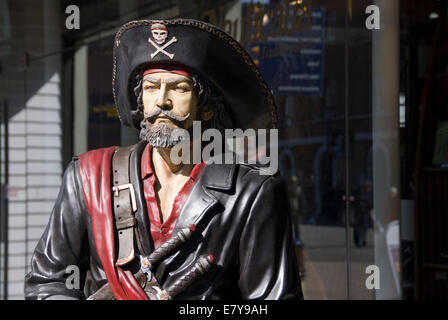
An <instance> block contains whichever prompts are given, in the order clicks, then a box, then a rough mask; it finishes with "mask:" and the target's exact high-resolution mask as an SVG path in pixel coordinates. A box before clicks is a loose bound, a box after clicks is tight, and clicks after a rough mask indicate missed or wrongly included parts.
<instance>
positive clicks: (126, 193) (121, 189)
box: [112, 145, 137, 266]
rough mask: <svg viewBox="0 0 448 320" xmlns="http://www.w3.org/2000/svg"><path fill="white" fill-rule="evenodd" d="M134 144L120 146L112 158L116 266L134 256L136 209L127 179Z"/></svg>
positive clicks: (131, 188)
mask: <svg viewBox="0 0 448 320" xmlns="http://www.w3.org/2000/svg"><path fill="white" fill-rule="evenodd" d="M134 147H135V145H134V146H129V147H120V148H117V149H116V150H115V153H114V156H113V159H112V172H113V174H112V176H113V187H112V191H113V195H114V196H113V211H114V215H115V226H116V228H117V232H118V258H117V261H116V263H115V265H116V266H124V265H126V264H128V263H129V262H130V261H132V260H133V259H134V257H135V249H134V234H135V228H136V226H137V220H136V219H135V218H134V212H135V211H137V202H136V199H135V190H134V186H133V185H132V184H131V183H130V181H129V159H130V155H131V152H132V150H133V149H134Z"/></svg>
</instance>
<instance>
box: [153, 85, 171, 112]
mask: <svg viewBox="0 0 448 320" xmlns="http://www.w3.org/2000/svg"><path fill="white" fill-rule="evenodd" d="M172 104H173V103H172V101H171V99H169V98H168V90H167V88H166V81H164V80H162V81H161V83H160V90H159V95H158V96H157V100H156V106H158V107H159V108H161V109H170V108H172V107H173V105H172Z"/></svg>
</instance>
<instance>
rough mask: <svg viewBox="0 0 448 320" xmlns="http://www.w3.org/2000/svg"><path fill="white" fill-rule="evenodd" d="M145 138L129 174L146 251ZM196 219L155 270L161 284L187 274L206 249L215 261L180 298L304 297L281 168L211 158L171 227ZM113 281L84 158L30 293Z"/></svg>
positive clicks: (48, 233)
mask: <svg viewBox="0 0 448 320" xmlns="http://www.w3.org/2000/svg"><path fill="white" fill-rule="evenodd" d="M144 146H145V144H144V143H140V144H139V145H138V146H137V148H136V149H135V150H134V151H133V153H132V155H131V168H130V169H131V170H130V171H131V177H130V179H131V182H132V183H133V184H134V188H135V189H136V194H137V204H138V211H137V212H136V213H135V217H136V219H137V225H138V237H139V239H140V241H141V243H142V246H143V251H145V252H142V253H141V254H143V255H148V254H149V253H151V252H152V251H153V246H152V243H151V240H150V237H149V235H150V226H149V219H148V215H147V211H146V204H145V200H144V196H143V187H142V180H141V176H140V172H141V171H140V161H141V160H140V159H141V154H142V151H143V149H144ZM193 222H195V223H196V225H197V232H196V233H195V234H194V235H193V237H192V238H191V239H190V241H189V242H187V243H186V244H184V245H183V246H182V247H181V248H180V250H178V251H176V252H174V253H173V254H172V255H171V256H168V258H166V259H165V260H163V261H162V262H161V263H160V265H159V266H158V267H157V269H156V270H155V275H156V278H157V279H158V281H159V283H160V284H161V285H163V286H167V285H170V284H172V283H174V281H176V279H178V278H179V277H181V276H182V275H183V274H184V273H185V272H187V271H188V269H189V268H190V267H191V266H192V265H193V264H194V262H195V261H196V259H197V258H198V257H199V256H201V255H207V254H212V255H214V257H215V259H216V267H215V268H213V269H212V270H211V271H210V272H208V273H207V274H205V275H204V276H202V277H201V278H199V279H198V280H197V281H196V282H195V283H194V284H193V285H191V286H190V287H189V288H188V289H187V290H186V291H184V292H183V293H181V294H180V295H179V296H177V297H176V298H178V299H229V298H231V299H238V298H240V299H301V298H302V291H301V285H300V279H299V272H298V268H297V261H296V256H295V251H294V246H293V240H292V235H291V231H292V229H291V222H290V214H289V208H288V198H287V191H286V188H285V185H284V183H283V181H282V179H281V177H280V175H279V174H276V175H260V169H259V168H257V167H255V166H251V165H245V164H233V165H217V164H210V165H206V166H205V167H204V169H203V171H202V173H201V175H200V177H199V179H198V181H197V182H196V184H195V186H194V188H193V190H192V191H191V193H190V195H189V197H188V199H187V201H186V202H185V204H184V207H183V208H182V211H181V213H180V215H179V218H178V220H177V222H176V226H175V229H174V231H173V235H174V234H176V233H177V231H178V230H180V229H181V228H185V227H188V226H189V225H190V224H191V223H193ZM70 265H76V266H78V267H79V269H80V274H81V288H80V289H79V290H76V289H68V288H67V286H66V284H65V282H66V278H67V276H69V275H70V273H69V272H66V268H67V267H68V266H70ZM106 282H107V280H106V276H105V273H104V271H103V268H102V265H101V262H100V260H99V257H98V255H97V252H96V248H95V242H94V237H93V234H92V225H91V220H90V216H89V213H88V212H87V209H86V204H85V201H84V197H83V191H82V186H81V185H80V177H79V167H78V161H77V160H76V159H74V160H73V161H72V162H71V163H70V165H69V166H68V167H67V169H66V171H65V174H64V178H63V183H62V186H61V190H60V192H59V195H58V198H57V201H56V204H55V207H54V209H53V212H52V214H51V217H50V221H49V223H48V226H47V228H46V230H45V232H44V234H43V236H42V238H41V239H40V241H39V242H38V245H37V247H36V249H35V252H34V255H33V258H32V261H31V272H30V273H29V274H28V275H27V276H26V277H25V298H27V299H47V298H50V297H51V296H53V298H54V297H57V298H64V297H66V298H70V297H72V298H76V299H85V297H86V296H89V295H91V294H92V293H94V292H95V291H96V290H97V289H98V288H99V287H101V286H102V285H103V284H105V283H106Z"/></svg>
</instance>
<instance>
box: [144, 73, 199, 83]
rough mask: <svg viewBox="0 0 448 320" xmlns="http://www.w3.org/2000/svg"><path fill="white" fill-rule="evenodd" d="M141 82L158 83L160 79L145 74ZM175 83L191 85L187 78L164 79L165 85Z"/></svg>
mask: <svg viewBox="0 0 448 320" xmlns="http://www.w3.org/2000/svg"><path fill="white" fill-rule="evenodd" d="M143 81H149V82H152V83H160V78H159V79H158V78H155V77H151V75H149V74H147V75H146V76H145V77H144V78H143ZM176 82H188V83H190V84H191V83H193V81H192V80H191V79H190V78H188V77H184V76H181V75H179V77H176V78H172V79H166V83H167V84H171V83H176Z"/></svg>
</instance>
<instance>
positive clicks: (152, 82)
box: [142, 72, 198, 130]
mask: <svg viewBox="0 0 448 320" xmlns="http://www.w3.org/2000/svg"><path fill="white" fill-rule="evenodd" d="M142 85H143V96H142V99H143V106H144V114H145V117H148V116H149V115H151V114H153V113H154V112H156V111H158V110H159V108H160V109H162V110H163V111H167V114H163V113H160V114H158V115H157V116H155V117H154V118H153V119H152V120H151V122H152V124H153V125H158V124H165V125H166V126H167V127H169V128H172V129H175V128H178V127H181V128H183V129H187V130H188V129H190V128H191V127H192V126H193V121H194V120H196V118H197V112H198V107H197V105H198V98H197V96H196V94H195V92H194V90H193V89H194V88H193V81H192V80H191V79H190V78H189V77H186V76H183V75H179V74H176V73H170V72H159V73H151V74H148V75H146V76H145V77H144V78H143V84H142ZM159 111H160V110H159ZM156 113H157V112H156ZM170 115H173V116H174V117H175V118H176V119H174V118H171V117H170ZM184 119H185V120H184Z"/></svg>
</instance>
